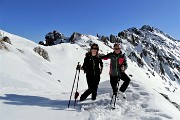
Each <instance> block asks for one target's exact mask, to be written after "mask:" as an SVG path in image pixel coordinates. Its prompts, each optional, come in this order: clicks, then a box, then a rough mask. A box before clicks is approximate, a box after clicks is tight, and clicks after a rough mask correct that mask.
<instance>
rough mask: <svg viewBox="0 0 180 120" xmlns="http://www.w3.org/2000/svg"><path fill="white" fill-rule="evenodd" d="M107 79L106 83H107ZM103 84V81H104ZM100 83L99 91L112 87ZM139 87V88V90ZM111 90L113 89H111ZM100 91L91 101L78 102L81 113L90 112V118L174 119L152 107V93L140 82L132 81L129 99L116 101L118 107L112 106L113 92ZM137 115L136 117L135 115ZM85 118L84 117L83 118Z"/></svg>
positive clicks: (93, 119) (125, 119)
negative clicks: (149, 103)
mask: <svg viewBox="0 0 180 120" xmlns="http://www.w3.org/2000/svg"><path fill="white" fill-rule="evenodd" d="M107 82H109V81H106V82H105V83H106V84H107ZM102 84H103V83H102ZM102 84H101V85H100V87H99V91H101V90H102V89H106V90H107V91H109V89H111V88H106V87H104V86H103V85H102ZM137 89H138V90H137ZM110 91H111V90H110ZM104 92H106V91H103V92H102V91H101V92H99V95H98V96H97V99H96V100H95V101H91V99H90V98H88V99H87V100H85V101H83V102H80V103H78V105H77V111H79V112H82V113H81V114H87V113H89V117H88V118H87V119H88V120H121V119H122V120H168V119H172V117H171V116H169V115H168V114H166V113H163V112H162V111H160V110H158V109H156V108H151V107H150V106H149V105H148V101H149V100H150V99H151V97H150V94H149V93H148V92H145V90H144V89H143V88H142V86H140V85H139V84H137V83H135V82H131V83H130V85H129V88H128V89H127V91H126V95H127V100H119V99H117V102H116V109H115V110H113V109H111V108H110V105H109V103H110V100H111V93H108V92H107V93H104ZM135 116H136V117H135ZM83 120H84V119H83Z"/></svg>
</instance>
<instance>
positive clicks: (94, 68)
mask: <svg viewBox="0 0 180 120" xmlns="http://www.w3.org/2000/svg"><path fill="white" fill-rule="evenodd" d="M92 61H93V70H94V75H95V74H96V73H95V63H94V59H93V57H92Z"/></svg>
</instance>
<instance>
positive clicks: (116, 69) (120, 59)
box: [101, 44, 130, 98]
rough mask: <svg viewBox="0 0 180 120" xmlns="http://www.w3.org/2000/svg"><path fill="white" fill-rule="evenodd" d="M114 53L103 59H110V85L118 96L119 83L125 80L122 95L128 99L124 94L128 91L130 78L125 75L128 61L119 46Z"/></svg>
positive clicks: (116, 46) (121, 89)
mask: <svg viewBox="0 0 180 120" xmlns="http://www.w3.org/2000/svg"><path fill="white" fill-rule="evenodd" d="M113 49H114V52H112V53H109V54H107V55H105V56H102V57H101V59H104V60H107V59H110V71H109V74H110V83H111V87H112V89H113V94H114V95H117V91H118V88H117V83H118V81H119V80H120V79H121V80H123V81H124V82H123V84H122V85H121V87H120V90H119V91H120V94H122V96H123V97H124V98H126V95H125V94H124V92H125V90H126V89H127V87H128V85H129V82H130V78H129V77H128V76H127V74H126V73H125V70H126V69H127V67H128V65H127V60H126V56H125V54H122V52H121V48H120V45H119V44H115V45H114V48H113Z"/></svg>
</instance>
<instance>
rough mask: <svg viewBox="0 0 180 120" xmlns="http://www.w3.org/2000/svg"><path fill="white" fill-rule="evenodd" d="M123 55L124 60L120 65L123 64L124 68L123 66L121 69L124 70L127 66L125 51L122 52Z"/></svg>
mask: <svg viewBox="0 0 180 120" xmlns="http://www.w3.org/2000/svg"><path fill="white" fill-rule="evenodd" d="M123 57H124V62H123V64H122V65H123V67H124V68H123V69H124V70H123V71H125V70H126V69H127V68H128V65H127V59H126V55H125V53H124V54H123Z"/></svg>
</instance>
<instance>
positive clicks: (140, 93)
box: [0, 31, 180, 120]
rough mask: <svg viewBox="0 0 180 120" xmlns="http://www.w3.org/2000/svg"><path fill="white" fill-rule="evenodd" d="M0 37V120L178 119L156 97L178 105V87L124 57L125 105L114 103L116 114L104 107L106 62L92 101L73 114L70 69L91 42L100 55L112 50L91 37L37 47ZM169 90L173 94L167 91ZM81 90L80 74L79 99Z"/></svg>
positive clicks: (107, 93)
mask: <svg viewBox="0 0 180 120" xmlns="http://www.w3.org/2000/svg"><path fill="white" fill-rule="evenodd" d="M2 32H3V33H4V35H5V36H8V37H9V38H10V40H11V42H12V45H11V44H8V43H5V45H6V46H7V48H8V50H5V49H4V50H0V119H1V120H12V119H13V120H59V119H60V120H107V119H111V120H119V119H123V120H169V119H172V120H180V114H179V113H180V111H179V110H178V109H177V108H176V107H175V106H174V105H173V104H172V103H170V102H169V101H168V100H167V99H165V98H164V97H163V96H162V95H161V94H159V93H163V94H166V95H168V97H169V98H170V100H171V101H172V102H176V103H177V104H180V102H179V101H180V97H179V93H180V90H179V88H180V87H179V84H178V83H177V82H173V83H172V84H173V85H171V84H168V82H167V81H163V80H162V78H161V76H160V75H159V74H158V73H157V72H155V73H154V74H155V76H153V75H152V74H151V71H148V70H147V68H146V67H144V68H141V67H139V66H138V65H137V63H136V62H134V61H133V60H131V59H129V58H128V66H129V67H128V70H127V74H128V75H130V76H132V77H131V80H132V81H131V83H130V85H129V87H128V90H127V91H126V95H127V100H126V101H122V100H118V101H117V109H115V110H111V109H109V107H108V106H109V102H110V98H111V96H110V95H111V93H112V90H111V87H110V84H109V75H108V73H109V61H103V62H104V70H103V73H102V75H101V83H100V86H99V89H98V96H97V100H96V101H91V100H90V97H89V98H88V99H87V100H86V101H84V102H79V103H78V104H77V106H76V108H75V109H74V107H73V102H74V101H73V100H72V104H71V108H67V104H68V100H69V96H70V91H71V87H72V83H73V80H74V75H75V67H76V65H77V63H78V62H80V63H81V64H82V63H83V59H84V56H85V53H86V52H87V50H88V48H89V44H90V43H91V42H95V43H97V44H98V45H99V46H100V53H104V54H106V53H108V52H111V51H112V49H111V48H109V47H107V46H105V45H104V43H103V42H101V41H99V40H98V38H97V37H94V36H91V35H83V36H81V37H80V38H79V39H78V40H77V41H76V42H75V44H71V43H63V44H59V45H55V46H40V45H37V44H36V43H34V42H32V41H30V40H27V39H25V38H22V37H19V36H16V35H13V34H10V33H7V32H5V31H2ZM109 45H113V44H111V43H109ZM122 45H123V46H122V47H123V51H126V49H128V50H130V49H131V50H133V49H136V48H133V47H132V46H131V45H130V44H129V43H128V42H126V41H124V42H123V44H122ZM37 46H40V47H41V48H43V49H45V50H46V51H47V52H48V55H49V58H50V61H47V60H45V59H43V58H42V57H41V56H39V55H38V54H37V53H35V52H34V51H33V49H34V48H35V47H37ZM138 49H139V48H138ZM126 52H127V51H126ZM129 53H130V52H129ZM127 54H128V53H127ZM178 55H179V53H178ZM174 86H175V87H176V91H174V92H172V91H168V90H167V88H169V89H173V87H174ZM85 89H87V85H86V78H85V74H84V73H83V71H81V73H80V81H79V88H78V91H79V92H80V94H82V93H83V92H84V90H85ZM72 98H73V97H72Z"/></svg>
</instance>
